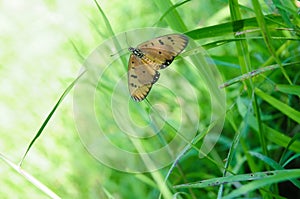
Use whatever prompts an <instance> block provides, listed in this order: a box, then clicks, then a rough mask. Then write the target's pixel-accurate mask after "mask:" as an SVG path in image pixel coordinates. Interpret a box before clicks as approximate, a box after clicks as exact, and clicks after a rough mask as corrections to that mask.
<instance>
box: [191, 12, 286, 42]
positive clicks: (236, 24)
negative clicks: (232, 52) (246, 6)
mask: <svg viewBox="0 0 300 199" xmlns="http://www.w3.org/2000/svg"><path fill="white" fill-rule="evenodd" d="M265 17H266V21H267V25H268V27H269V28H276V27H277V26H278V23H277V21H280V20H281V17H280V16H276V15H266V16H265ZM258 27H259V26H258V23H257V21H256V18H255V17H253V18H247V19H235V20H233V21H232V22H227V23H222V24H218V25H213V26H208V27H204V28H198V29H195V30H191V31H188V32H186V33H185V34H186V35H188V36H189V37H191V38H193V39H194V40H198V39H205V38H212V37H218V36H222V37H224V36H225V35H227V34H228V35H232V34H235V33H236V32H241V31H242V32H246V31H249V30H255V31H257V28H258Z"/></svg>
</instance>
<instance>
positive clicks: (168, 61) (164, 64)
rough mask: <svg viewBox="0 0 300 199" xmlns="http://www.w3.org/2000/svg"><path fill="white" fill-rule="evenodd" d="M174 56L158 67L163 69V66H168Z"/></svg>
mask: <svg viewBox="0 0 300 199" xmlns="http://www.w3.org/2000/svg"><path fill="white" fill-rule="evenodd" d="M174 58H175V57H172V59H168V60H166V61H165V62H164V63H163V64H162V65H160V69H164V68H166V67H167V66H169V65H170V64H171V63H172V62H173V60H174Z"/></svg>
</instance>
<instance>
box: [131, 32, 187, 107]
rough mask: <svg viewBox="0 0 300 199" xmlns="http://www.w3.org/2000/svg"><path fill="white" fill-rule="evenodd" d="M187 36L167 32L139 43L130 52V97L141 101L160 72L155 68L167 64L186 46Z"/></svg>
mask: <svg viewBox="0 0 300 199" xmlns="http://www.w3.org/2000/svg"><path fill="white" fill-rule="evenodd" d="M187 43H188V38H187V37H186V36H184V35H181V34H169V35H165V36H161V37H157V38H154V39H151V40H149V41H146V42H144V43H141V44H140V45H138V46H137V48H132V47H131V48H129V50H130V51H131V52H132V54H131V55H130V58H129V63H128V87H129V92H130V95H131V97H132V98H133V99H134V100H136V101H142V100H143V99H145V98H146V96H147V95H148V93H149V92H150V90H151V88H152V85H153V84H154V83H155V82H156V81H157V80H158V78H159V76H160V74H159V72H158V71H157V70H159V69H163V68H166V67H167V66H169V65H170V64H171V63H172V62H173V60H174V58H175V57H176V56H177V55H178V54H179V53H181V52H182V51H183V50H184V49H185V47H186V46H187Z"/></svg>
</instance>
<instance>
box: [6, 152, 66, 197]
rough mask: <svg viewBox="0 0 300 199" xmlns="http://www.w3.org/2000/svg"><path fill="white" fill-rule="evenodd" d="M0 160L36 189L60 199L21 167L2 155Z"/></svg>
mask: <svg viewBox="0 0 300 199" xmlns="http://www.w3.org/2000/svg"><path fill="white" fill-rule="evenodd" d="M0 159H2V160H3V161H4V162H5V163H6V164H8V165H9V166H10V167H11V168H13V169H14V170H15V171H16V172H18V173H19V174H20V175H22V176H23V177H24V178H26V180H28V181H29V182H30V183H32V184H33V185H34V186H35V187H36V188H38V189H39V190H40V191H42V192H43V193H45V194H46V195H47V196H49V197H50V198H53V199H60V197H59V196H58V195H56V194H55V193H54V192H53V191H52V190H51V189H49V188H48V187H46V186H45V185H44V184H43V183H42V182H40V181H39V180H38V179H36V178H35V177H33V176H32V175H31V174H29V173H28V172H26V171H25V170H23V169H22V168H20V166H18V165H16V164H14V163H13V162H11V161H10V160H8V159H7V158H6V157H5V156H4V155H2V154H1V153H0Z"/></svg>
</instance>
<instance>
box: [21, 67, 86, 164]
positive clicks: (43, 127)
mask: <svg viewBox="0 0 300 199" xmlns="http://www.w3.org/2000/svg"><path fill="white" fill-rule="evenodd" d="M85 72H86V71H83V72H82V73H81V74H80V75H79V76H78V77H77V78H76V79H75V80H74V81H73V82H72V83H71V84H70V85H69V86H68V87H67V89H66V90H65V91H64V92H63V94H62V95H61V96H60V98H59V100H58V101H57V102H56V104H55V106H54V107H53V109H52V110H51V112H50V114H49V115H48V116H47V118H46V119H45V121H44V122H43V124H42V126H41V127H40V129H39V130H38V132H37V133H36V135H35V136H34V138H33V140H32V141H31V142H30V144H29V146H28V147H27V149H26V151H25V153H24V155H23V157H22V159H21V162H20V164H19V166H20V167H21V166H22V163H23V161H24V159H25V157H26V155H27V153H28V152H29V150H30V149H31V147H32V145H33V144H34V143H35V141H36V140H37V139H38V137H40V135H41V134H42V132H43V130H44V129H45V127H46V126H47V124H48V122H49V121H50V119H51V117H52V116H53V114H54V113H55V111H56V109H57V108H58V106H59V105H60V104H61V103H62V101H63V100H64V98H65V97H66V96H67V94H68V93H69V92H70V91H71V89H72V88H73V87H74V85H75V84H76V82H77V81H78V80H79V79H80V78H81V77H82V75H83V74H84V73H85Z"/></svg>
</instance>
